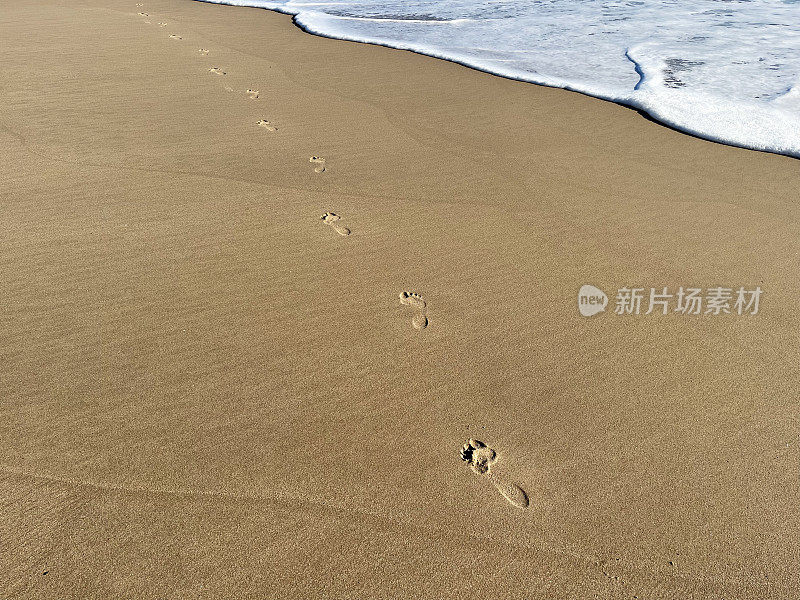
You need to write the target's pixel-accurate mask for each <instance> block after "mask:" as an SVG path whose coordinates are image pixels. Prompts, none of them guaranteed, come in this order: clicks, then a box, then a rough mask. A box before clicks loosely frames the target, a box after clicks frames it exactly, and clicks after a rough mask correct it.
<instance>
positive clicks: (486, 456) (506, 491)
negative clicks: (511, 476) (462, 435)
mask: <svg viewBox="0 0 800 600" xmlns="http://www.w3.org/2000/svg"><path fill="white" fill-rule="evenodd" d="M461 460H463V461H465V462H466V463H467V464H469V466H470V467H471V468H472V470H473V471H475V473H477V474H478V475H483V476H484V477H486V479H488V480H489V481H490V482H491V484H492V485H493V486H494V487H495V489H496V490H497V491H498V492H500V495H501V496H503V498H505V499H506V500H508V502H509V503H511V504H512V505H513V506H516V507H517V508H523V509H524V508H528V506H529V505H530V500H529V499H528V494H527V493H526V492H525V490H523V489H522V488H521V487H519V486H518V485H517V484H515V483H512V482H511V481H508V480H506V479H505V478H503V477H500V476H498V475H496V474H494V473H492V471H491V469H492V465H493V464H494V463H495V462H496V461H497V452H495V451H494V450H493V449H492V448H489V447H488V446H487V445H486V444H484V443H483V442H481V441H480V440H476V439H472V438H470V439H469V440H467V442H466V443H465V444H464V445H463V446H462V447H461Z"/></svg>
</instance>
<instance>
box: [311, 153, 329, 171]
mask: <svg viewBox="0 0 800 600" xmlns="http://www.w3.org/2000/svg"><path fill="white" fill-rule="evenodd" d="M308 162H310V163H316V165H317V166H316V167H314V173H324V172H325V159H324V158H322V157H321V156H312V157H311V158H309V159H308Z"/></svg>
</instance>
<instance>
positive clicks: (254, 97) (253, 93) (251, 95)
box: [245, 90, 258, 100]
mask: <svg viewBox="0 0 800 600" xmlns="http://www.w3.org/2000/svg"><path fill="white" fill-rule="evenodd" d="M245 94H247V96H248V97H249V98H250V100H257V99H258V90H247V91H246V92H245Z"/></svg>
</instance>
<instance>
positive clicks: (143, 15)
mask: <svg viewBox="0 0 800 600" xmlns="http://www.w3.org/2000/svg"><path fill="white" fill-rule="evenodd" d="M139 16H140V17H149V16H150V15H148V14H147V13H146V12H140V13H139Z"/></svg>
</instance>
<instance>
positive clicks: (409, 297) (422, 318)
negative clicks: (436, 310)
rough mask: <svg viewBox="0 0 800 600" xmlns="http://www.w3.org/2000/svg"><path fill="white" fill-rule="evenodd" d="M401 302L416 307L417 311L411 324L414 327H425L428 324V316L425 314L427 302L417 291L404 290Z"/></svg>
mask: <svg viewBox="0 0 800 600" xmlns="http://www.w3.org/2000/svg"><path fill="white" fill-rule="evenodd" d="M400 304H404V305H406V306H410V307H412V308H414V309H416V311H417V313H416V314H415V315H414V317H413V318H412V319H411V326H412V327H413V328H414V329H425V328H426V327H427V326H428V316H427V315H426V314H425V307H426V306H427V303H426V302H425V300H423V299H422V296H420V295H419V294H417V293H416V292H402V293H401V294H400Z"/></svg>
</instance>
